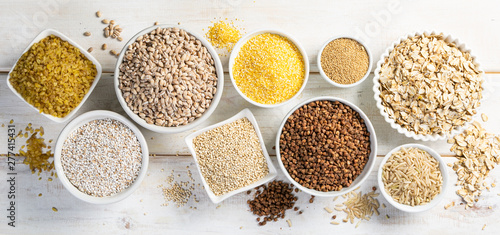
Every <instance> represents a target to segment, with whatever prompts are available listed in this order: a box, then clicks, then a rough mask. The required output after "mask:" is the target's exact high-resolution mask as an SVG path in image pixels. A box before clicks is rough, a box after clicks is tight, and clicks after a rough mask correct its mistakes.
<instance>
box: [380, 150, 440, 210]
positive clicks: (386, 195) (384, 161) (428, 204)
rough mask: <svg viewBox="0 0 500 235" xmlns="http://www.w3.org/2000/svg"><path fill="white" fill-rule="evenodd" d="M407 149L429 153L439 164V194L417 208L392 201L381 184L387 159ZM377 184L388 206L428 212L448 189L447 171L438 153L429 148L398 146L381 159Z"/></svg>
mask: <svg viewBox="0 0 500 235" xmlns="http://www.w3.org/2000/svg"><path fill="white" fill-rule="evenodd" d="M409 147H413V148H419V149H421V150H424V151H426V152H427V153H429V154H430V155H431V156H432V157H433V158H435V159H436V160H437V161H438V162H439V170H440V171H441V175H442V177H443V185H442V186H441V193H439V194H438V195H437V196H436V197H435V198H434V199H433V200H432V201H430V202H429V203H427V204H424V205H419V206H413V207H412V206H408V205H404V204H400V203H398V202H396V201H394V199H393V198H392V196H390V195H389V194H388V193H387V192H386V191H385V187H384V183H383V182H382V169H383V167H384V165H385V163H386V162H387V160H388V159H389V157H390V156H391V155H392V154H393V153H394V152H396V151H399V150H400V149H401V148H409ZM377 183H378V186H379V188H380V191H381V193H382V195H383V196H384V198H385V199H386V200H387V201H388V202H389V204H391V205H393V206H394V207H396V208H397V209H399V210H402V211H405V212H422V211H426V210H429V209H431V208H433V207H435V206H436V205H437V204H439V202H440V201H441V200H442V199H443V198H444V195H445V194H446V190H447V189H448V173H447V169H446V163H445V162H444V161H443V158H442V157H441V156H440V155H439V153H437V152H436V151H434V150H433V149H431V148H429V147H427V146H425V145H421V144H404V145H400V146H398V147H396V148H394V149H392V150H391V151H390V152H389V153H387V154H386V155H385V157H384V158H383V159H382V162H381V163H380V166H379V169H378V172H377Z"/></svg>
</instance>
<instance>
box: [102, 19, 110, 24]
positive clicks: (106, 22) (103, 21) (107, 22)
mask: <svg viewBox="0 0 500 235" xmlns="http://www.w3.org/2000/svg"><path fill="white" fill-rule="evenodd" d="M101 22H102V23H103V24H109V20H107V19H103V20H101Z"/></svg>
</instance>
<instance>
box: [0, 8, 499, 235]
mask: <svg viewBox="0 0 500 235" xmlns="http://www.w3.org/2000/svg"><path fill="white" fill-rule="evenodd" d="M97 10H100V11H101V12H102V14H103V16H102V18H101V19H103V18H107V19H114V20H116V21H117V23H118V24H119V25H121V26H122V28H123V33H122V36H123V38H124V39H125V41H126V40H128V38H130V37H132V36H133V35H134V34H135V33H136V32H138V31H140V30H141V29H143V28H145V27H148V26H151V25H153V23H154V22H155V21H158V22H160V23H166V24H174V25H177V24H178V23H180V25H181V26H183V27H186V28H189V29H191V30H194V31H196V32H198V33H199V34H204V31H203V30H205V31H206V30H207V28H208V26H210V25H211V23H210V22H211V21H212V20H214V19H219V18H222V19H225V18H228V19H229V20H235V19H238V21H235V23H236V25H238V26H241V27H243V28H245V31H246V32H250V31H253V30H256V29H259V28H277V29H281V30H283V31H285V32H288V33H290V34H292V35H294V36H295V37H296V38H297V39H298V40H299V41H300V42H301V43H302V44H303V46H304V47H305V49H306V51H307V53H308V55H309V58H310V63H311V68H312V72H311V74H310V78H309V82H308V84H307V88H306V89H305V91H304V92H303V94H302V95H301V96H300V98H298V99H295V100H293V102H291V103H290V104H288V105H285V106H284V107H281V108H276V109H271V110H270V109H262V108H257V107H255V106H252V105H251V104H249V103H248V102H246V101H244V100H243V98H241V97H239V96H238V94H237V93H236V91H235V90H234V88H233V87H232V85H231V83H230V81H229V76H228V74H227V73H226V75H225V78H226V81H225V87H224V93H223V97H222V100H221V102H220V103H219V106H218V107H217V110H216V111H215V112H214V114H213V115H212V116H211V117H210V118H209V119H208V120H207V121H206V122H205V123H204V124H202V125H201V126H199V127H198V128H196V130H198V129H200V128H203V127H205V126H208V125H211V124H213V123H216V122H219V121H222V120H224V119H226V118H228V117H230V116H232V115H234V114H235V113H237V112H239V111H240V110H242V109H243V108H250V109H251V111H252V112H253V113H254V115H255V116H256V118H257V121H258V122H259V126H260V127H261V132H262V134H263V137H264V139H265V142H266V145H267V148H268V150H269V153H270V154H271V155H273V156H274V154H275V151H274V150H273V146H274V142H275V138H276V132H277V129H278V126H279V123H280V122H281V121H282V119H283V117H284V116H285V114H286V113H287V112H288V111H289V110H290V109H291V108H292V107H293V106H295V105H297V104H298V103H299V102H301V101H303V100H305V99H308V98H311V97H315V96H320V95H331V96H337V97H340V98H344V99H347V100H349V101H351V102H353V103H355V104H356V105H358V106H359V107H360V108H361V109H362V110H363V111H364V112H365V113H366V114H367V115H368V116H369V118H370V119H371V121H372V123H373V125H374V127H375V130H376V133H377V137H378V156H379V157H378V159H377V164H376V165H375V169H377V168H378V166H379V163H380V159H381V157H382V156H383V155H385V154H386V153H387V152H388V151H389V150H391V149H392V148H394V147H396V146H398V145H400V144H405V143H412V142H419V141H414V140H413V139H409V138H406V137H404V136H403V135H401V134H398V133H397V132H396V131H395V130H393V129H391V128H390V126H389V124H387V123H386V122H384V120H383V118H382V116H381V115H380V114H379V112H378V110H377V108H376V107H375V101H374V99H373V91H372V90H371V87H372V85H373V84H372V82H371V79H370V78H373V74H372V76H371V77H370V78H369V79H367V80H366V81H365V82H363V83H362V84H361V85H360V86H358V87H355V88H350V89H338V88H333V87H331V86H330V85H329V84H328V83H327V82H325V81H324V80H323V79H322V78H321V77H320V75H319V74H318V73H317V66H316V59H315V58H316V56H317V52H318V50H319V48H320V46H321V45H322V44H323V43H324V42H325V41H326V40H327V39H329V38H331V37H333V36H335V35H340V34H342V35H354V36H358V37H362V39H364V40H365V42H366V43H367V45H368V47H369V48H370V49H371V51H372V54H373V56H374V62H376V61H377V60H378V58H379V57H380V54H381V53H382V51H384V50H385V48H386V47H387V46H389V45H390V44H391V43H392V42H393V41H394V40H396V39H397V38H399V37H400V36H402V35H406V34H408V33H412V32H414V31H423V30H436V31H442V32H444V33H447V34H452V35H454V36H455V37H457V38H460V39H461V41H462V42H464V43H466V44H467V46H468V47H469V48H471V49H472V53H473V54H474V55H476V56H477V58H478V59H479V61H480V63H481V66H482V69H483V70H484V71H486V74H485V78H486V80H487V82H488V87H487V93H488V94H489V95H488V96H487V97H486V98H485V99H484V101H483V104H482V108H481V112H484V113H486V114H487V115H488V116H489V119H490V121H489V122H487V123H485V124H484V126H485V127H486V128H487V130H488V131H489V132H492V133H497V134H500V125H499V123H498V120H500V111H498V110H499V109H498V100H500V94H498V91H499V90H500V56H499V55H500V46H499V45H498V43H499V42H500V2H499V1H494V0H491V1H482V2H479V3H477V2H474V1H443V2H441V1H403V0H394V1H392V0H391V1H385V0H384V1H370V0H362V1H329V0H312V1H263V0H255V1H242V0H225V1H182V2H181V1H160V0H155V1H148V2H146V3H140V2H139V1H132V0H123V1H76V0H52V1H40V2H38V1H27V0H17V1H6V0H4V1H1V2H0V18H1V22H2V24H1V25H0V110H1V111H0V122H1V123H4V124H6V125H7V123H8V122H9V121H10V120H11V119H12V120H14V124H15V125H16V129H17V130H18V131H19V130H20V129H21V128H24V127H26V126H27V125H28V123H32V124H33V126H35V127H39V126H43V127H44V128H45V132H46V133H45V136H44V137H45V138H46V139H47V140H48V139H54V140H55V139H56V138H57V136H58V134H59V132H60V131H61V130H62V128H63V127H64V126H65V123H62V124H56V123H54V122H51V121H50V120H48V119H46V118H45V117H43V116H41V115H39V114H37V113H36V112H35V111H33V110H31V109H30V108H29V107H28V106H27V105H25V104H24V103H23V102H22V101H21V100H19V99H18V98H17V97H16V96H15V95H14V94H13V93H12V92H10V91H9V90H8V88H7V86H6V75H7V72H8V71H9V70H10V68H11V67H12V65H13V64H14V63H15V61H16V60H17V58H18V57H19V56H20V53H21V52H22V51H23V50H24V48H25V47H26V46H27V45H28V44H29V42H30V41H31V40H32V39H33V38H34V37H35V36H36V35H37V34H38V33H39V32H40V31H42V30H43V29H46V28H54V29H57V30H59V31H61V32H62V33H64V34H66V35H68V36H69V37H70V38H72V39H73V40H74V41H76V42H77V43H79V44H80V45H82V46H83V47H85V48H88V47H91V46H92V47H94V52H93V53H92V54H93V55H94V56H95V57H96V58H97V59H98V60H99V61H100V63H101V64H102V66H103V72H104V74H103V76H102V79H101V80H100V82H99V83H98V86H97V87H96V89H95V90H94V91H93V93H92V95H91V96H90V98H89V99H88V100H87V102H86V103H85V104H84V105H83V107H82V108H81V110H80V111H79V114H81V113H84V112H87V111H90V110H97V109H105V110H111V111H115V112H118V113H120V114H123V115H125V113H124V111H123V109H122V108H121V107H120V105H119V103H118V101H117V99H116V96H115V93H114V92H110V90H112V89H113V88H112V83H113V81H112V73H111V72H112V71H113V70H114V65H115V62H116V59H115V57H113V56H111V55H109V54H108V51H106V52H104V51H102V50H100V49H99V48H100V45H101V44H102V43H107V44H108V45H109V48H110V49H115V50H121V48H122V46H123V45H124V44H125V41H123V42H118V41H117V40H111V39H105V38H104V37H102V36H101V35H102V28H103V27H104V25H103V24H101V23H100V20H101V19H98V18H96V17H95V15H94V14H95V12H96V11H97ZM85 31H90V32H92V33H93V36H91V37H84V36H83V32H85ZM108 50H109V49H108ZM221 60H222V61H223V64H224V68H225V69H226V71H227V61H228V57H222V58H221ZM141 130H142V131H143V134H144V135H145V137H146V139H147V141H148V146H149V149H150V153H151V158H150V159H151V161H150V165H149V169H148V176H147V177H146V178H145V180H144V181H143V183H142V185H141V186H140V188H139V189H138V190H137V191H136V192H135V193H134V194H132V195H131V196H130V197H129V198H127V199H125V200H123V201H121V202H118V203H115V204H112V205H91V204H87V203H85V202H82V201H79V200H78V199H76V198H75V197H73V196H72V195H70V194H69V192H67V191H66V189H64V188H63V186H62V184H61V183H60V182H59V181H58V179H55V180H54V181H52V182H49V181H47V176H46V175H44V174H42V175H41V176H42V177H43V179H42V180H38V176H36V175H32V174H31V173H30V172H29V169H28V167H27V166H25V165H23V164H21V162H22V161H20V160H19V161H18V162H17V163H18V164H17V165H16V171H17V176H16V192H15V195H16V199H15V202H16V227H15V228H12V227H10V226H8V225H7V223H8V220H7V218H6V216H7V215H8V211H7V208H8V207H9V204H8V203H9V202H10V200H8V199H7V194H8V191H9V185H8V183H7V179H8V177H7V163H6V160H3V159H5V158H2V163H0V179H1V182H2V183H1V184H0V211H1V212H0V218H1V219H0V233H1V234H49V233H50V234H53V233H56V234H68V233H71V234H96V233H104V234H160V233H161V234H165V233H167V234H171V233H180V234H198V233H207V234H234V233H243V234H276V233H282V234H326V233H339V234H400V233H405V234H420V233H423V234H456V233H462V234H480V233H484V234H495V233H496V234H498V231H500V219H499V218H500V212H499V210H500V207H499V206H500V197H499V196H498V195H497V194H498V193H500V187H497V188H492V189H491V192H489V191H485V192H483V195H482V197H481V199H480V200H479V202H478V203H477V205H476V206H475V207H474V208H472V209H469V210H465V209H464V207H463V206H459V205H458V204H459V203H460V202H461V200H460V198H459V197H458V196H457V195H456V194H455V190H456V189H457V188H456V187H455V186H453V188H451V189H450V190H449V191H448V192H447V194H446V198H445V200H443V201H442V202H441V204H440V205H439V206H437V207H435V208H434V209H432V210H430V211H427V212H424V213H419V214H408V213H402V212H400V211H398V210H397V209H395V208H393V207H392V206H390V205H389V204H388V203H387V202H386V201H385V200H384V199H383V198H382V196H380V197H379V198H378V199H379V200H380V201H381V202H382V203H385V204H386V205H387V208H385V209H383V208H380V212H381V215H380V216H378V217H373V218H372V220H370V221H363V222H361V224H360V226H359V227H358V228H355V226H354V225H352V224H350V223H347V224H343V223H341V225H331V224H330V221H331V219H330V218H331V216H332V215H333V214H329V213H327V212H326V211H325V210H324V209H323V208H324V207H326V206H328V207H330V208H333V207H334V205H335V204H338V203H340V202H341V201H342V200H341V199H337V201H336V202H333V199H332V198H316V200H315V202H314V203H313V204H310V203H309V202H308V200H309V195H306V194H305V193H298V197H299V201H298V202H297V204H296V205H297V206H298V207H300V208H301V209H303V211H304V213H303V214H301V215H298V214H297V213H296V212H293V211H289V212H288V213H287V215H286V219H290V220H291V221H292V224H293V226H292V227H289V226H288V225H287V223H286V222H285V220H280V221H278V222H274V223H268V224H267V225H266V226H262V227H260V226H258V225H257V222H256V221H255V218H256V217H255V216H254V215H253V214H252V213H251V212H250V211H249V208H248V206H247V204H246V201H247V200H248V199H250V195H247V194H245V193H242V194H239V195H236V196H234V197H232V198H230V199H228V200H226V201H224V202H222V203H221V204H219V205H215V204H213V203H212V202H211V201H210V200H209V199H208V197H207V195H206V193H205V191H204V190H203V189H202V188H201V187H198V186H196V187H195V190H194V191H193V193H194V194H196V196H197V198H198V199H199V202H195V201H194V200H193V199H191V200H190V201H189V202H188V204H187V205H185V206H183V207H179V208H178V207H176V206H175V205H174V204H173V203H170V204H171V205H169V206H161V205H162V204H164V203H165V200H164V199H163V195H162V191H161V187H159V185H162V184H163V186H167V184H166V182H165V180H166V178H167V176H169V175H170V174H171V172H172V171H174V175H175V181H188V180H189V177H188V174H187V171H188V170H190V171H191V172H192V173H193V178H194V180H195V181H194V183H196V185H197V184H198V183H201V179H200V176H199V174H198V172H197V171H196V167H195V165H194V162H193V159H192V157H191V156H190V155H189V152H188V151H187V148H186V146H185V144H184V141H183V138H184V137H185V136H186V135H187V134H189V133H191V132H192V131H189V132H185V133H180V134H170V135H169V134H157V133H153V132H151V131H148V130H146V129H143V128H141ZM422 143H423V144H425V145H427V146H430V147H432V148H434V149H435V150H437V151H438V152H439V153H440V154H442V155H443V156H445V160H446V162H450V163H451V162H454V161H455V158H453V157H452V154H451V152H450V151H449V148H450V145H449V144H447V143H446V142H445V141H437V142H422ZM22 144H24V143H20V142H18V143H17V148H19V147H20V146H21V145H22ZM50 145H52V147H53V146H54V142H53V143H51V144H50ZM0 153H1V154H3V155H5V154H6V153H7V128H6V127H3V128H0ZM273 158H275V157H273ZM274 160H275V159H274ZM275 163H276V161H275ZM276 166H278V165H277V164H276ZM187 167H189V169H187ZM499 171H500V170H499V169H494V170H493V171H492V172H491V174H490V179H491V181H492V182H497V180H498V179H500V178H499V177H500V172H499ZM449 174H450V176H451V181H452V184H453V183H454V182H455V181H456V174H455V173H454V172H453V170H451V168H449ZM177 175H180V177H178V176H177ZM278 179H284V175H283V174H282V172H281V171H279V176H278ZM497 184H498V183H497ZM373 186H376V170H374V171H373V172H372V173H371V175H370V177H369V178H368V180H367V181H366V182H365V183H364V184H363V186H362V187H361V190H363V191H364V192H366V191H367V190H371V188H372V187H373ZM39 193H42V196H41V197H39V196H38V194H39ZM452 201H454V202H456V204H457V206H454V207H452V208H450V209H448V210H445V209H444V208H443V207H444V205H445V204H448V203H450V202H452ZM52 207H56V208H57V209H58V212H54V211H52ZM488 207H491V208H492V209H489V208H488ZM337 215H338V218H337V221H339V220H340V219H342V218H343V217H344V215H343V214H341V213H337ZM386 215H389V216H390V219H387V218H386ZM485 224H486V227H485V228H484V230H482V228H483V226H484V225H485Z"/></svg>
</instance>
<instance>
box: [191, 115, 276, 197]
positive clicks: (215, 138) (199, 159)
mask: <svg viewBox="0 0 500 235" xmlns="http://www.w3.org/2000/svg"><path fill="white" fill-rule="evenodd" d="M185 141H186V144H187V146H188V149H189V151H190V152H191V154H192V155H193V158H194V160H195V163H196V167H197V169H198V171H199V172H200V175H201V179H202V182H203V186H204V188H205V190H206V191H207V194H208V196H209V197H210V199H211V200H212V202H214V203H219V202H222V201H223V200H225V199H227V198H229V197H231V196H233V195H235V194H238V193H240V192H244V191H247V190H250V189H253V188H255V187H257V186H259V185H262V184H265V183H266V182H268V181H270V180H272V179H274V178H275V177H276V175H277V174H278V173H277V171H276V168H275V167H274V165H273V163H272V162H271V158H270V157H269V154H268V153H267V150H266V146H265V144H264V141H263V138H262V134H261V133H260V130H259V126H258V125H257V121H256V120H255V117H254V116H253V114H252V112H251V111H250V110H249V109H244V110H242V111H241V112H239V113H238V114H236V115H234V116H233V117H231V118H229V119H227V120H225V121H222V122H219V123H217V124H214V125H212V126H208V127H206V128H203V129H201V130H198V131H196V132H194V133H192V134H190V135H188V136H186V138H185Z"/></svg>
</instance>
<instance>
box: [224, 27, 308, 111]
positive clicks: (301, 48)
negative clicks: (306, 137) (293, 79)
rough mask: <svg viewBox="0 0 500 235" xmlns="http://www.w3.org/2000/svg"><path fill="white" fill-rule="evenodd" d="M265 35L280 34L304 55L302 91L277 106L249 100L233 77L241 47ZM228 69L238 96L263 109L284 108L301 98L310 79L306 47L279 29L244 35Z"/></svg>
mask: <svg viewBox="0 0 500 235" xmlns="http://www.w3.org/2000/svg"><path fill="white" fill-rule="evenodd" d="M264 33H271V34H278V35H280V36H283V37H285V38H287V39H288V40H290V42H292V43H293V44H294V45H295V46H296V47H297V49H298V50H299V51H300V53H301V54H302V59H303V61H304V81H303V83H302V86H301V87H300V89H299V90H298V91H297V93H296V94H295V95H293V96H292V97H290V99H288V100H285V101H283V102H281V103H277V104H261V103H258V102H256V101H253V100H252V99H250V98H248V97H247V96H246V95H245V94H243V92H242V91H241V90H240V88H239V87H238V86H237V85H236V81H235V80H234V77H233V65H234V60H235V59H236V57H237V56H238V54H239V52H240V49H241V47H243V46H244V45H245V44H246V42H247V41H248V40H250V39H251V38H253V37H254V36H257V35H260V34H264ZM228 68H229V77H230V79H231V83H232V84H233V87H234V89H235V90H236V91H237V92H238V94H240V96H241V97H243V99H245V100H246V101H248V102H249V103H251V104H253V105H255V106H258V107H261V108H275V107H279V106H282V105H285V104H287V103H289V102H290V101H291V100H293V99H295V98H296V97H297V96H299V94H301V93H302V91H303V90H304V88H305V87H306V85H307V81H308V79H309V58H308V57H307V52H306V51H305V50H304V47H302V45H301V44H300V43H299V41H298V40H297V39H295V38H294V37H293V36H291V35H289V34H287V33H285V32H283V31H280V30H277V29H259V30H255V31H252V32H250V33H247V34H246V35H244V36H243V37H242V38H241V39H240V40H239V41H238V42H237V43H236V44H235V45H234V47H233V50H232V51H231V55H230V56H229V65H228Z"/></svg>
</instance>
